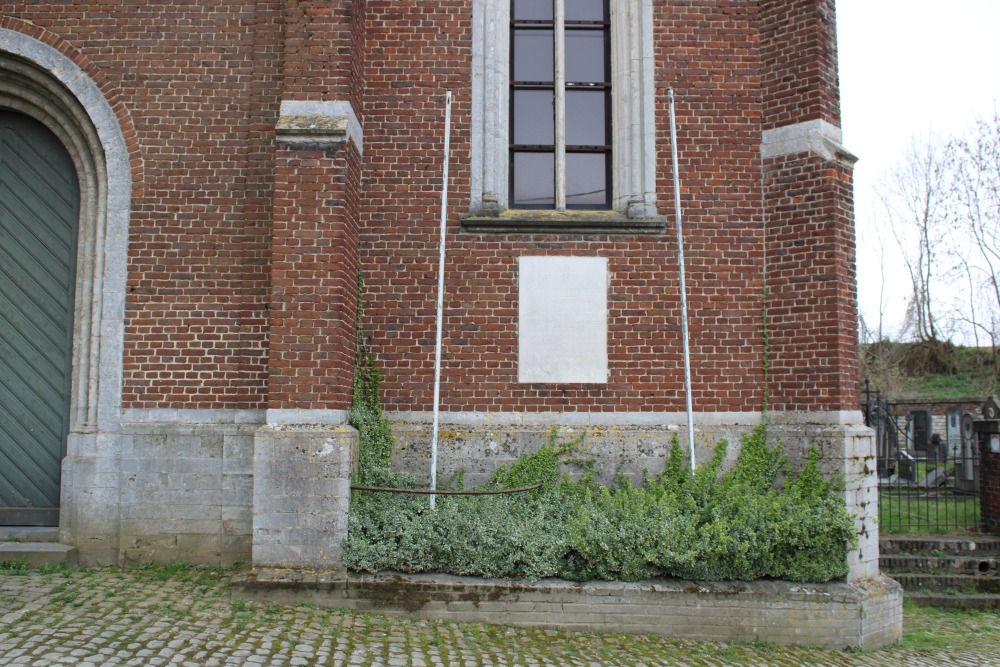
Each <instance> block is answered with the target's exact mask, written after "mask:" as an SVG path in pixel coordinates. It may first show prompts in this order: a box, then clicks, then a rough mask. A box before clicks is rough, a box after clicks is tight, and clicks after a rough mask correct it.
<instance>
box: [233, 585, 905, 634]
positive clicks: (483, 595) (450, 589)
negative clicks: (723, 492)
mask: <svg viewBox="0 0 1000 667" xmlns="http://www.w3.org/2000/svg"><path fill="white" fill-rule="evenodd" d="M233 595H234V596H237V597H240V598H244V599H248V600H254V601H261V602H263V601H268V602H279V603H282V604H292V605H295V604H303V603H310V604H316V605H320V606H325V607H345V608H348V609H352V610H355V611H361V612H372V613H385V614H394V615H402V616H406V617H409V618H415V619H434V620H452V621H458V622H465V623H496V624H509V625H519V626H540V627H553V626H558V627H561V628H565V629H567V630H583V631H593V632H630V633H640V634H643V633H656V634H659V635H664V636H668V637H681V638H688V639H698V640H711V641H765V642H777V643H781V644H805V645H813V646H824V647H827V648H835V649H844V648H848V647H860V648H864V649H872V648H877V647H880V646H885V645H887V644H891V643H893V642H895V641H897V640H899V638H900V637H901V636H902V619H903V608H902V603H903V594H902V589H901V588H900V587H899V585H898V584H897V583H896V582H894V581H893V580H891V579H888V578H886V577H883V576H878V577H874V578H872V579H867V580H864V581H858V582H855V583H851V584H847V583H843V582H838V583H828V584H796V583H790V582H783V581H756V582H716V583H705V582H694V581H685V580H679V579H664V580H654V581H642V582H636V583H622V582H604V581H599V582H587V583H575V582H570V581H564V580H561V579H546V580H542V581H535V582H522V581H508V580H498V579H492V580H491V579H479V578H474V577H455V576H449V575H440V574H433V575H403V574H379V575H370V574H353V573H352V574H343V573H342V572H326V573H322V572H315V571H311V572H307V571H293V570H267V569H257V570H254V571H253V572H251V573H249V574H248V575H245V576H244V577H242V578H240V579H239V580H237V581H235V582H234V587H233Z"/></svg>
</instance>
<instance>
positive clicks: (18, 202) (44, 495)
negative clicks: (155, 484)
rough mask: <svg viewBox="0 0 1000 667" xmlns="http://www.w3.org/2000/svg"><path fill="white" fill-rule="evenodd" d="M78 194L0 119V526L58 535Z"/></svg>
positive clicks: (24, 126) (52, 157) (47, 143)
mask: <svg viewBox="0 0 1000 667" xmlns="http://www.w3.org/2000/svg"><path fill="white" fill-rule="evenodd" d="M79 215H80V191H79V184H78V179H77V174H76V169H75V168H74V165H73V160H72V158H71V157H70V154H69V152H68V151H67V150H66V147H65V146H63V144H62V142H60V140H59V139H58V138H57V137H56V136H55V135H54V134H53V133H52V132H51V131H50V130H49V129H48V128H47V127H45V126H44V125H42V124H41V123H39V122H38V121H36V120H33V119H31V118H29V117H28V116H25V115H23V114H20V113H16V112H12V111H4V110H0V525H22V526H26V525H49V526H54V525H58V522H59V497H60V468H61V464H62V459H63V456H64V454H65V448H66V437H67V434H68V432H69V427H70V393H71V386H72V369H73V364H72V360H73V307H74V297H75V278H76V257H77V238H78V222H79Z"/></svg>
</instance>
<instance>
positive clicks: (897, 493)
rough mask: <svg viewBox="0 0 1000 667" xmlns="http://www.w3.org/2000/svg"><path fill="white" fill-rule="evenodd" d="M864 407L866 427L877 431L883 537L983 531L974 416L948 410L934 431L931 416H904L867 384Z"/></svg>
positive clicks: (912, 413)
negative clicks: (906, 534) (898, 534)
mask: <svg viewBox="0 0 1000 667" xmlns="http://www.w3.org/2000/svg"><path fill="white" fill-rule="evenodd" d="M861 407H862V410H863V411H864V414H865V423H866V424H867V425H868V426H869V427H870V428H872V429H874V430H875V441H876V451H877V466H878V477H879V522H880V527H881V531H882V532H883V533H949V532H961V531H977V530H979V528H980V508H979V449H978V446H977V444H976V439H975V437H974V435H973V433H972V419H973V416H972V415H971V414H969V413H963V411H962V409H961V408H960V407H957V406H954V407H949V408H948V410H947V414H946V415H945V418H944V420H943V422H942V420H941V418H940V417H939V418H938V420H937V423H938V426H937V429H935V420H934V418H933V416H932V414H931V412H930V411H929V410H926V409H915V410H909V411H907V412H905V413H903V412H902V410H901V409H900V406H899V405H898V404H895V403H893V402H891V401H888V400H885V399H883V398H882V396H881V392H879V391H872V390H871V388H870V386H869V384H868V381H867V380H866V381H865V391H864V398H863V402H862V406H861ZM942 424H943V428H942ZM941 430H943V431H944V432H943V433H941V432H940V431H941Z"/></svg>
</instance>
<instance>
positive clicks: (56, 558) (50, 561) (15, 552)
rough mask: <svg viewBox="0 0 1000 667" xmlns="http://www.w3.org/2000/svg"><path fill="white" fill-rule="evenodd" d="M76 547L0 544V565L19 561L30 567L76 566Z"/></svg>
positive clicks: (38, 543)
mask: <svg viewBox="0 0 1000 667" xmlns="http://www.w3.org/2000/svg"><path fill="white" fill-rule="evenodd" d="M78 559H79V554H78V552H77V549H76V547H70V546H67V545H65V544H58V543H55V542H0V563H2V562H5V561H15V560H21V561H24V562H26V563H27V564H28V565H29V566H30V567H39V566H41V565H76V564H77V561H78Z"/></svg>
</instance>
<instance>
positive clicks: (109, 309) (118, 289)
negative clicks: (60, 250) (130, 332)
mask: <svg viewBox="0 0 1000 667" xmlns="http://www.w3.org/2000/svg"><path fill="white" fill-rule="evenodd" d="M0 45H2V46H0V108H4V109H9V110H12V111H17V112H19V113H22V114H24V115H27V116H30V117H32V118H34V119H36V120H38V121H39V122H41V123H42V124H44V125H45V126H46V127H48V128H49V129H50V130H51V131H52V132H53V133H54V134H55V135H56V136H57V137H58V138H59V139H60V141H62V143H63V144H64V145H65V146H66V148H67V150H68V151H69V154H70V156H71V158H72V160H73V164H74V167H75V168H76V171H77V174H78V177H79V179H80V222H79V230H80V232H79V246H78V251H77V274H76V295H75V310H76V316H75V321H74V325H73V385H72V392H71V398H70V433H71V435H70V444H69V448H68V452H67V455H68V456H70V457H72V456H81V455H82V456H87V455H88V453H86V452H79V451H74V446H73V441H74V438H73V434H74V433H76V434H86V433H95V432H97V431H116V430H118V424H119V422H120V407H121V379H122V344H123V339H124V329H125V326H124V323H125V298H124V296H125V279H126V263H127V249H128V227H129V214H130V208H131V196H132V178H131V167H130V160H129V154H128V148H127V145H126V141H125V137H124V134H123V132H122V129H121V126H120V125H119V122H118V119H117V117H116V115H115V113H114V110H113V109H112V107H111V105H110V104H109V103H108V101H107V99H106V98H105V97H104V95H103V94H102V92H101V90H100V88H99V87H98V85H97V84H96V83H95V82H94V80H93V79H92V78H90V77H89V76H88V75H87V73H86V72H84V71H83V70H82V69H81V68H80V67H79V66H78V65H77V64H76V63H74V62H73V61H72V60H70V59H69V58H68V57H67V56H65V55H63V54H62V53H60V52H59V51H58V50H56V49H54V48H53V47H51V46H49V45H47V44H45V43H43V42H41V41H38V40H37V39H35V38H33V37H30V36H28V35H24V34H22V33H19V32H17V31H13V30H8V29H5V28H0ZM80 442H83V440H81V441H80Z"/></svg>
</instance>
